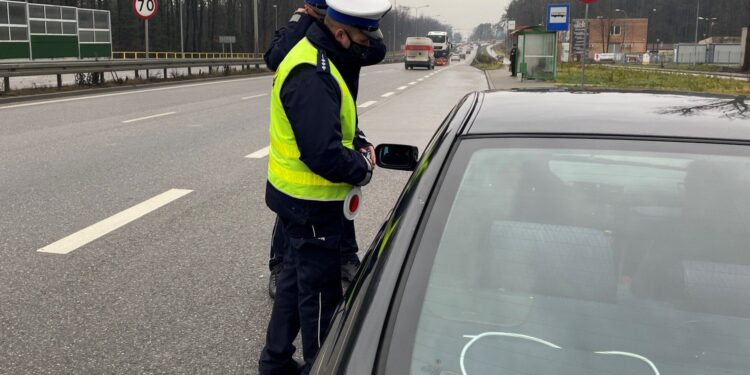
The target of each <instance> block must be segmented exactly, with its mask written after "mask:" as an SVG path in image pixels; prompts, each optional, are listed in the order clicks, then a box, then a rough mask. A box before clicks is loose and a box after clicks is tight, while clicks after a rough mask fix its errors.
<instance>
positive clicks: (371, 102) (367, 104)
mask: <svg viewBox="0 0 750 375" xmlns="http://www.w3.org/2000/svg"><path fill="white" fill-rule="evenodd" d="M375 103H377V102H376V101H374V100H370V101H369V102H364V103H362V104H360V105H359V108H367V107H369V106H371V105H373V104H375Z"/></svg>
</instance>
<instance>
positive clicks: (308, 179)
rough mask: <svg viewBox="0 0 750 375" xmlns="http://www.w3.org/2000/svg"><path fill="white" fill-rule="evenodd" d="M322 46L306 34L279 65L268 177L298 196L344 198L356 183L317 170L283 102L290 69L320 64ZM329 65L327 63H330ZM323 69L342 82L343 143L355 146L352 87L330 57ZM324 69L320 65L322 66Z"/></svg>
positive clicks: (322, 198) (341, 116)
mask: <svg viewBox="0 0 750 375" xmlns="http://www.w3.org/2000/svg"><path fill="white" fill-rule="evenodd" d="M318 58H319V56H318V49H317V48H316V47H315V46H313V45H312V44H311V43H310V41H308V40H307V38H303V39H302V40H300V41H299V43H297V45H296V46H295V47H294V48H293V49H292V50H291V51H289V53H288V54H287V56H286V58H284V61H283V62H282V63H281V65H279V68H278V69H277V70H276V76H275V77H274V84H273V92H272V95H271V126H270V131H269V133H270V136H271V146H270V151H269V155H268V181H269V182H270V183H271V185H273V186H274V187H275V188H276V189H278V190H279V191H281V192H282V193H284V194H286V195H289V196H291V197H294V198H298V199H304V200H314V201H343V200H344V199H345V198H346V195H347V194H348V193H349V190H351V189H352V186H351V185H349V184H345V183H333V182H331V181H328V180H326V179H325V178H323V177H321V176H319V175H317V174H315V173H314V172H313V171H311V170H310V168H308V167H307V165H305V163H303V162H302V161H301V160H299V158H300V151H299V148H298V147H297V140H296V139H295V137H294V131H292V125H291V124H290V122H289V118H288V117H287V115H286V112H285V111H284V106H283V104H282V103H281V88H282V87H283V86H284V82H285V81H286V79H287V77H289V73H291V72H292V70H294V68H295V67H297V66H299V65H302V64H309V65H312V66H318V64H319V61H318ZM326 65H327V66H326ZM322 68H323V69H326V70H327V71H328V72H327V73H320V72H319V73H318V74H331V76H332V77H333V78H334V79H335V80H336V82H337V83H338V86H339V89H340V90H341V109H340V112H339V117H340V119H341V134H342V141H341V144H342V145H343V146H344V147H346V148H348V149H351V150H353V149H354V143H353V142H354V132H355V129H356V124H357V108H356V106H355V104H354V98H353V97H352V95H351V92H350V91H349V88H348V87H347V85H346V82H344V79H343V78H342V77H341V74H340V73H339V71H338V69H336V67H335V66H334V65H333V63H332V62H331V61H330V60H327V59H326V60H324V61H323V65H322ZM319 70H320V69H319Z"/></svg>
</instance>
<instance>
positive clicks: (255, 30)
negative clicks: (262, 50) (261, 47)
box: [253, 0, 258, 53]
mask: <svg viewBox="0 0 750 375" xmlns="http://www.w3.org/2000/svg"><path fill="white" fill-rule="evenodd" d="M253 36H254V37H255V43H254V46H253V52H255V53H258V0H253Z"/></svg>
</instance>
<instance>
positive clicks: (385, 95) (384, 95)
mask: <svg viewBox="0 0 750 375" xmlns="http://www.w3.org/2000/svg"><path fill="white" fill-rule="evenodd" d="M393 94H395V92H393V91H391V92H387V93H385V94H383V95H380V96H382V97H384V98H387V97H389V96H392V95H393Z"/></svg>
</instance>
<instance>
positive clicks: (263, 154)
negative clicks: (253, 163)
mask: <svg viewBox="0 0 750 375" xmlns="http://www.w3.org/2000/svg"><path fill="white" fill-rule="evenodd" d="M270 150H271V147H270V146H268V147H264V148H261V149H260V150H258V151H255V152H253V153H252V154H250V155H247V156H245V159H263V158H265V157H266V156H268V152H269V151H270Z"/></svg>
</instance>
